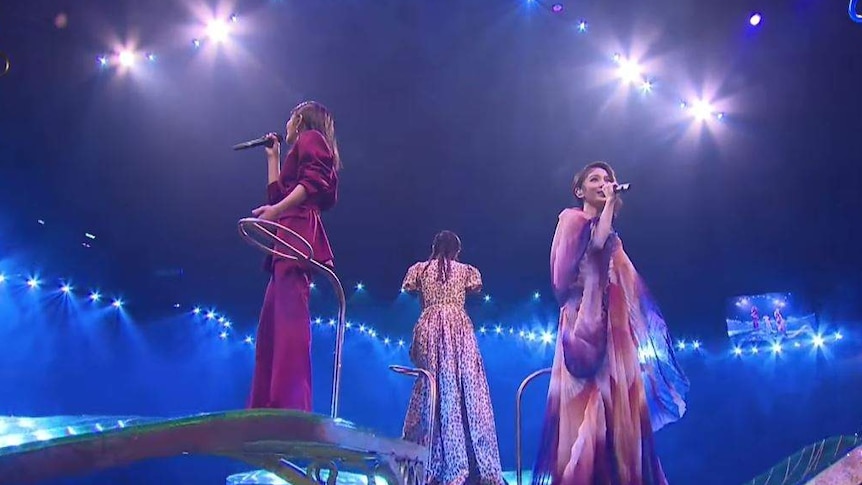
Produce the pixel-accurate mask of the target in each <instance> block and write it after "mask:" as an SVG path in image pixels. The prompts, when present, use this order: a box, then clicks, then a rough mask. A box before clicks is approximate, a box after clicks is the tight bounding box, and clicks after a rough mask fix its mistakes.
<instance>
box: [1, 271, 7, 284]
mask: <svg viewBox="0 0 862 485" xmlns="http://www.w3.org/2000/svg"><path fill="white" fill-rule="evenodd" d="M5 282H6V275H5V274H3V273H0V283H5Z"/></svg>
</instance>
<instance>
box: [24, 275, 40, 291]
mask: <svg viewBox="0 0 862 485" xmlns="http://www.w3.org/2000/svg"><path fill="white" fill-rule="evenodd" d="M39 283H40V281H39V278H36V277H35V276H33V277H31V278H30V279H28V280H27V286H29V287H30V289H31V290H34V289H36V288H38V287H39Z"/></svg>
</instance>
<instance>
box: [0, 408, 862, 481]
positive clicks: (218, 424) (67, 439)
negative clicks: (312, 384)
mask: <svg viewBox="0 0 862 485" xmlns="http://www.w3.org/2000/svg"><path fill="white" fill-rule="evenodd" d="M181 455H213V456H222V457H228V458H233V459H236V460H240V461H243V462H245V463H247V464H249V465H250V467H253V468H255V469H260V470H258V471H252V472H248V473H241V474H237V475H233V476H230V477H228V478H227V481H226V483H227V484H228V485H250V484H263V483H267V484H279V483H292V484H327V485H335V484H336V483H339V484H341V483H343V484H360V483H361V484H363V485H367V484H369V483H376V484H380V485H383V484H415V485H418V484H420V483H424V480H422V478H421V477H422V476H423V475H424V464H425V460H426V458H427V456H428V450H427V448H425V447H424V446H421V445H418V444H415V443H410V442H406V441H403V440H400V439H392V438H387V437H383V436H380V435H378V434H377V433H375V432H374V431H371V430H367V429H362V428H360V427H357V426H356V425H354V424H352V423H350V422H347V421H344V420H340V419H331V418H329V417H326V416H320V415H315V414H307V413H302V412H295V411H279V410H254V411H233V412H224V413H211V414H198V415H194V416H188V417H181V418H168V419H164V418H148V417H141V416H56V417H45V418H27V417H0V484H21V483H38V482H39V481H42V480H49V479H53V478H60V477H67V476H76V475H86V474H90V473H93V472H96V471H98V470H102V469H106V468H113V467H122V466H125V465H128V464H131V463H134V462H137V461H141V460H146V459H150V458H167V457H174V456H181ZM505 475H506V479H507V481H509V483H516V478H515V474H514V472H512V473H506V474H505ZM529 480H530V477H529V473H525V474H524V477H523V483H529ZM796 484H816V485H860V484H862V436H860V435H859V434H855V435H846V436H837V437H833V438H829V439H825V440H822V441H819V442H817V443H814V444H812V445H809V446H807V447H805V448H803V449H802V450H800V451H799V452H797V453H795V454H794V455H792V456H790V457H789V458H787V459H786V460H784V461H782V462H781V463H779V464H777V465H776V466H774V467H772V468H771V469H769V470H768V471H767V472H766V473H764V474H763V475H761V476H759V477H757V478H755V479H754V480H751V481H750V482H747V484H746V485H796Z"/></svg>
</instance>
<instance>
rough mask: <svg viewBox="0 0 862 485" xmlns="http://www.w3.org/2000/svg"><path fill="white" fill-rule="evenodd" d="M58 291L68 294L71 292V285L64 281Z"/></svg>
mask: <svg viewBox="0 0 862 485" xmlns="http://www.w3.org/2000/svg"><path fill="white" fill-rule="evenodd" d="M60 291H62V292H63V293H65V294H67V295H68V294H69V293H71V292H72V286H71V285H70V284H69V283H65V284H64V285H63V286H61V287H60Z"/></svg>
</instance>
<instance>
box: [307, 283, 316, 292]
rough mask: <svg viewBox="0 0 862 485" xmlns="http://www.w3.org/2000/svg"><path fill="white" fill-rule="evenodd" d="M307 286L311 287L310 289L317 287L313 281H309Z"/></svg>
mask: <svg viewBox="0 0 862 485" xmlns="http://www.w3.org/2000/svg"><path fill="white" fill-rule="evenodd" d="M308 287H309V288H311V289H312V290H313V289H315V288H317V286H316V285H315V284H314V282H312V283H310V284H309V285H308Z"/></svg>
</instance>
